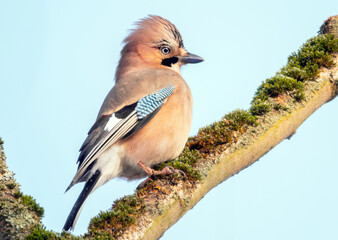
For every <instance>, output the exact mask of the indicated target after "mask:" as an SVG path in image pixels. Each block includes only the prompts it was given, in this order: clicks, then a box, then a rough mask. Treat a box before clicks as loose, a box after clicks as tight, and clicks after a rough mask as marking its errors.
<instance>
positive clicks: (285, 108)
mask: <svg viewBox="0 0 338 240" xmlns="http://www.w3.org/2000/svg"><path fill="white" fill-rule="evenodd" d="M273 109H275V110H283V111H287V110H288V107H286V106H282V105H281V104H280V103H276V104H275V105H274V106H273Z"/></svg>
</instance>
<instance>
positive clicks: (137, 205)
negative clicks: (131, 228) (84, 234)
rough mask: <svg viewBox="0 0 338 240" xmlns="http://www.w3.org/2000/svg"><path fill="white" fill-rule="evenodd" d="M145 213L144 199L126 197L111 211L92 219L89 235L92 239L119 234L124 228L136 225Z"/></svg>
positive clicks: (115, 204)
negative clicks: (140, 216)
mask: <svg viewBox="0 0 338 240" xmlns="http://www.w3.org/2000/svg"><path fill="white" fill-rule="evenodd" d="M144 211H145V205H144V202H143V200H142V199H140V198H139V197H136V196H125V197H123V198H121V199H119V200H117V201H115V202H114V204H113V207H112V209H111V210H108V211H104V212H103V211H102V212H100V213H99V215H98V216H96V217H94V218H92V219H91V221H90V224H89V227H88V233H89V235H90V236H91V237H98V236H101V235H102V234H106V233H109V232H110V233H111V235H112V234H118V232H119V231H120V230H121V229H122V228H125V227H126V226H128V225H132V224H134V223H135V222H136V219H137V217H138V216H139V215H140V214H142V213H143V212H144ZM107 236H108V235H107ZM101 237H102V236H101Z"/></svg>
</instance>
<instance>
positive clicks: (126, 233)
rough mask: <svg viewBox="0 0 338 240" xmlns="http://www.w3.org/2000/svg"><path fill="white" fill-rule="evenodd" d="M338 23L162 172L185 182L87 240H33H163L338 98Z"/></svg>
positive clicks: (105, 219)
mask: <svg viewBox="0 0 338 240" xmlns="http://www.w3.org/2000/svg"><path fill="white" fill-rule="evenodd" d="M337 23H338V16H334V17H331V18H329V19H328V20H326V21H325V22H324V24H323V25H322V27H321V29H320V32H319V33H320V34H319V35H318V36H317V37H314V38H312V39H310V40H308V41H307V42H306V43H305V44H304V45H303V46H302V47H301V48H300V50H299V51H298V52H296V53H293V54H292V55H291V56H290V57H289V59H288V63H287V64H286V66H284V67H283V68H282V69H281V70H280V71H279V72H278V73H277V74H276V76H274V77H272V78H269V79H267V80H266V81H264V82H263V83H262V84H261V85H260V86H259V88H258V89H257V92H256V94H255V96H254V98H253V100H252V104H251V108H250V109H249V110H235V111H233V112H232V113H229V114H227V115H225V116H224V117H223V118H222V119H221V120H220V121H219V122H216V123H213V124H211V125H210V126H207V127H204V128H202V129H200V131H199V132H198V134H197V136H195V137H192V138H190V139H189V141H188V143H187V145H186V148H185V149H184V151H183V153H182V154H181V155H180V157H179V158H177V159H175V160H173V161H170V162H168V163H165V164H161V165H160V166H157V167H158V168H163V167H164V166H165V165H171V166H173V167H175V168H179V169H181V170H182V171H184V172H185V173H186V176H185V177H182V176H180V175H175V176H166V177H156V178H152V179H149V181H148V183H147V184H146V185H145V186H144V187H143V188H141V189H139V190H137V191H136V192H135V194H134V195H132V196H126V197H123V198H121V199H119V200H117V201H115V203H114V204H113V206H112V209H110V210H108V211H106V212H101V213H100V214H99V215H98V216H97V217H95V218H93V219H92V220H91V223H90V225H89V228H88V233H86V234H85V235H84V236H81V237H73V236H71V235H70V234H68V233H65V232H63V233H62V234H58V233H54V232H51V231H46V230H45V229H44V227H41V225H39V224H38V225H36V226H35V227H34V228H33V229H32V232H31V234H30V235H28V236H27V239H158V238H159V237H160V236H162V235H163V233H164V232H165V231H166V230H167V229H168V228H169V227H170V226H172V225H173V224H174V223H175V222H177V221H178V220H179V219H180V218H181V217H182V216H183V215H184V214H185V213H186V212H187V211H188V210H189V209H191V208H192V207H193V206H194V205H195V204H196V203H197V202H198V201H199V200H200V199H201V198H203V196H204V195H205V194H206V193H208V192H209V191H210V190H211V189H212V188H214V187H215V186H217V185H218V184H220V183H221V182H223V181H225V180H226V179H228V178H229V177H231V176H233V175H234V174H236V173H238V172H239V171H241V170H243V169H244V168H246V167H248V166H250V165H251V164H252V163H254V162H255V161H256V160H258V159H259V158H260V157H261V156H263V155H264V154H266V153H267V152H268V151H269V150H271V149H272V148H273V147H274V146H276V145H277V144H278V143H280V142H281V141H283V140H284V139H285V138H288V137H290V136H292V135H293V134H294V133H295V132H296V130H297V128H298V127H299V126H300V125H301V124H302V123H303V122H304V121H305V120H306V119H307V118H308V117H309V116H310V115H311V114H312V113H313V112H314V111H316V110H317V109H318V108H319V107H320V106H321V105H323V104H324V103H326V102H328V101H330V100H332V99H333V98H334V97H335V96H336V95H337V93H338V66H337V65H338V64H337V62H338V57H337V53H338V39H337V37H338V36H337V29H338V27H337V26H338V25H337ZM9 188H11V186H7V188H6V189H9ZM6 191H7V190H6ZM13 194H15V193H13ZM17 196H18V198H20V197H21V194H20V192H19V193H17ZM28 202H30V201H28ZM0 207H1V205H0ZM37 209H38V208H37ZM0 210H1V208H0ZM0 224H1V222H0ZM0 227H1V225H0Z"/></svg>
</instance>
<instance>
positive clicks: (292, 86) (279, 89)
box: [254, 74, 304, 102]
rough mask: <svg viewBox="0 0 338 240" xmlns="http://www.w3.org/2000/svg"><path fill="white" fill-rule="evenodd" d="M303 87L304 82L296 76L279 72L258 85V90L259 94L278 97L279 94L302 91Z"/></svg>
mask: <svg viewBox="0 0 338 240" xmlns="http://www.w3.org/2000/svg"><path fill="white" fill-rule="evenodd" d="M303 88H304V84H303V83H302V82H298V81H297V80H296V79H294V78H291V77H287V76H284V75H281V74H278V75H276V76H274V77H272V78H268V79H267V80H266V81H265V82H263V83H262V84H261V85H260V86H259V87H258V92H259V94H263V95H265V96H268V97H277V96H278V95H280V94H283V93H287V92H293V91H302V90H303ZM264 98H265V97H264ZM264 98H263V99H264ZM258 99H262V98H258ZM254 102H255V101H254Z"/></svg>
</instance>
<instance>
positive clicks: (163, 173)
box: [137, 162, 186, 189]
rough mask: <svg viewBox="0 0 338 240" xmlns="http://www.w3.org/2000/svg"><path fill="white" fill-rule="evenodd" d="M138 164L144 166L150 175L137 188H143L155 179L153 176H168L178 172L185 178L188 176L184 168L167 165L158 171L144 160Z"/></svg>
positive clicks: (144, 169)
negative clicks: (148, 165)
mask: <svg viewBox="0 0 338 240" xmlns="http://www.w3.org/2000/svg"><path fill="white" fill-rule="evenodd" d="M137 165H139V166H140V168H142V169H143V171H145V172H146V173H147V175H148V176H149V177H148V178H147V179H146V180H144V181H143V182H141V184H140V185H138V187H137V189H141V188H143V187H144V186H145V185H146V184H147V183H148V182H149V181H153V179H152V177H153V176H166V175H172V174H176V173H178V174H179V175H180V176H182V177H183V178H185V177H186V175H185V173H184V172H183V171H182V170H179V169H175V168H173V167H172V166H166V167H164V168H163V169H162V170H160V171H157V170H154V169H152V168H150V167H147V166H146V165H145V164H144V163H143V162H138V163H137Z"/></svg>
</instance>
